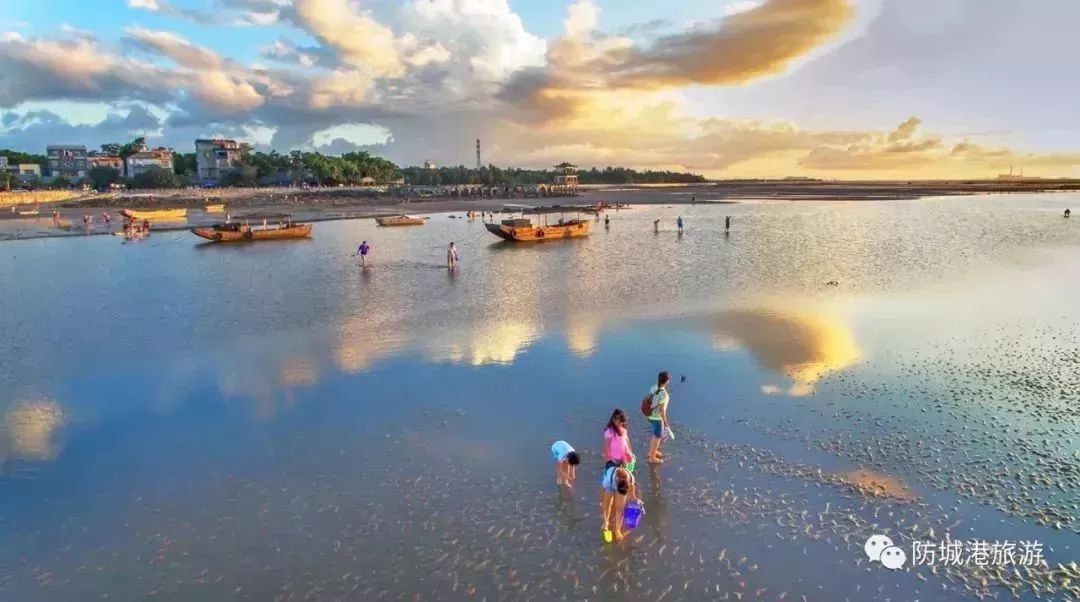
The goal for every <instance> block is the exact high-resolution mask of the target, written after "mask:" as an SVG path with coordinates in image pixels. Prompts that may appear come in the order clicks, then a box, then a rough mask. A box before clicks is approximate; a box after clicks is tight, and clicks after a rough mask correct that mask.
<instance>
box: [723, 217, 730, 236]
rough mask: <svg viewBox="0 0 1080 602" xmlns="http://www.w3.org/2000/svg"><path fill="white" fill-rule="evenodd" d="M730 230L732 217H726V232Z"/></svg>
mask: <svg viewBox="0 0 1080 602" xmlns="http://www.w3.org/2000/svg"><path fill="white" fill-rule="evenodd" d="M730 229H731V216H730V215H728V216H725V217H724V232H727V231H728V230H730Z"/></svg>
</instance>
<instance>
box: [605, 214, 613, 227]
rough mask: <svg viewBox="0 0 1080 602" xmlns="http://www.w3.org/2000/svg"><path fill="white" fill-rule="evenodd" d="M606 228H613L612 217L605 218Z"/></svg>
mask: <svg viewBox="0 0 1080 602" xmlns="http://www.w3.org/2000/svg"><path fill="white" fill-rule="evenodd" d="M604 227H605V228H610V227H611V216H610V215H605V216H604Z"/></svg>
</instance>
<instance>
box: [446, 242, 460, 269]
mask: <svg viewBox="0 0 1080 602" xmlns="http://www.w3.org/2000/svg"><path fill="white" fill-rule="evenodd" d="M457 262H458V254H457V247H455V246H454V243H450V246H449V247H447V248H446V267H448V268H450V269H451V270H452V269H454V268H456V267H457Z"/></svg>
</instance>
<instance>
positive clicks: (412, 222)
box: [375, 215, 427, 226]
mask: <svg viewBox="0 0 1080 602" xmlns="http://www.w3.org/2000/svg"><path fill="white" fill-rule="evenodd" d="M375 222H376V223H377V224H379V225H380V226H423V225H424V224H425V223H427V218H426V217H414V216H411V215H389V216H386V217H377V218H375Z"/></svg>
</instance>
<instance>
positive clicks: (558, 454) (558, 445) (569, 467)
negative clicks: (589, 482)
mask: <svg viewBox="0 0 1080 602" xmlns="http://www.w3.org/2000/svg"><path fill="white" fill-rule="evenodd" d="M551 455H552V457H553V458H554V459H555V484H556V485H566V486H567V487H573V486H574V480H575V479H577V466H578V464H581V457H580V456H578V453H577V452H576V451H574V448H573V447H570V444H569V443H567V442H566V441H562V440H560V441H556V442H555V443H553V444H551Z"/></svg>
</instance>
